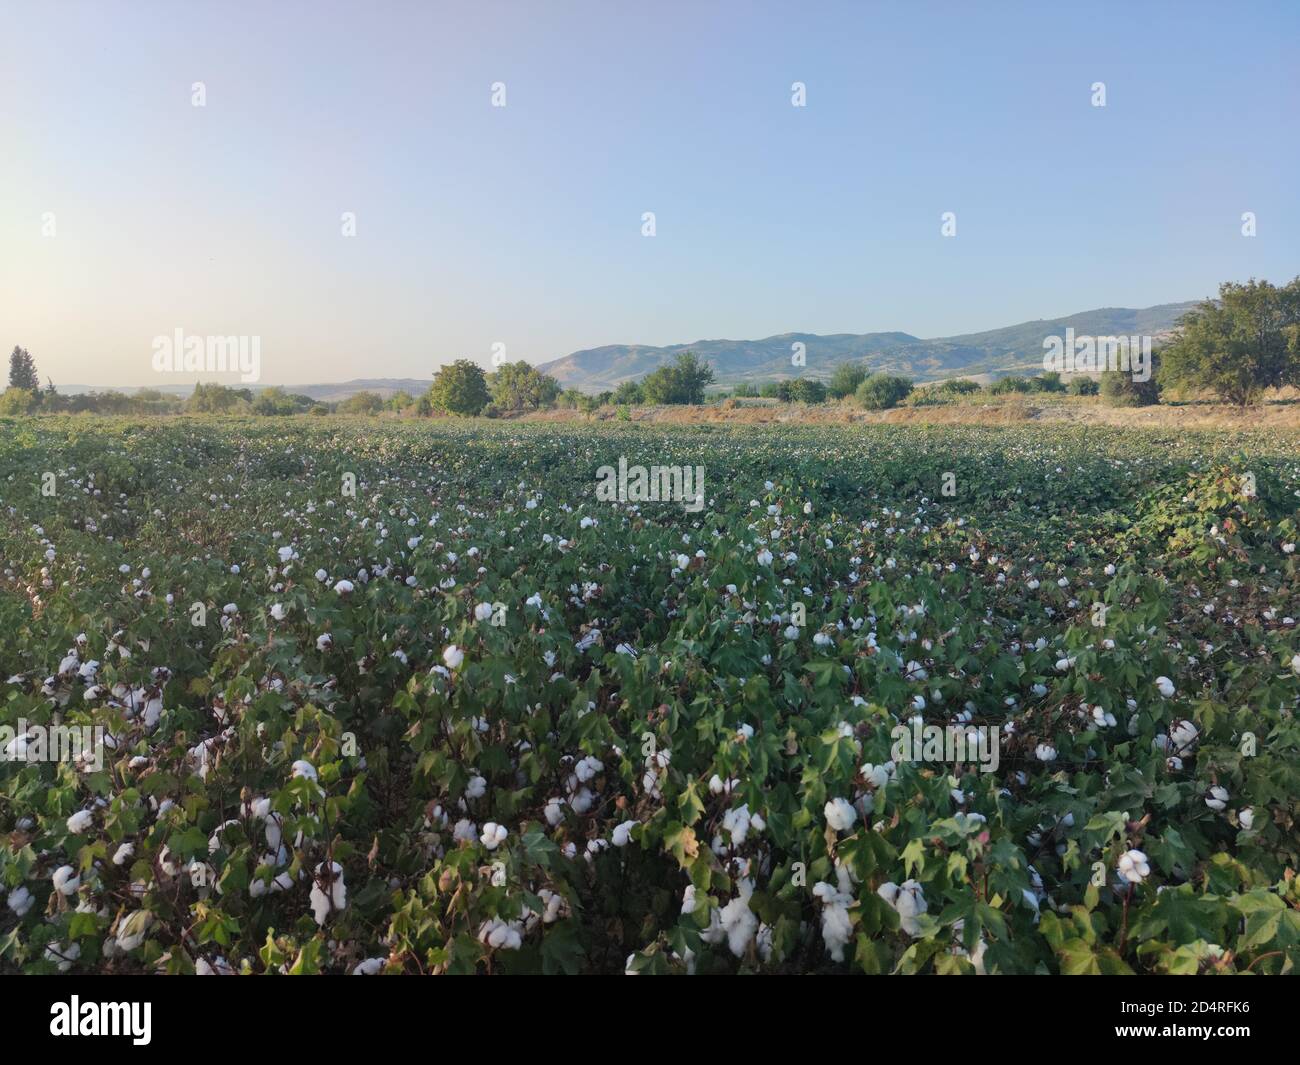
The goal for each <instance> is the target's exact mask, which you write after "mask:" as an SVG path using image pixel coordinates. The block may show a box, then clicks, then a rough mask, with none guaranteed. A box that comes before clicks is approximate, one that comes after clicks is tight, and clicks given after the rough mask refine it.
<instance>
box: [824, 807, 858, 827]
mask: <svg viewBox="0 0 1300 1065" xmlns="http://www.w3.org/2000/svg"><path fill="white" fill-rule="evenodd" d="M822 813H824V814H825V815H826V823H827V824H828V825H829V826H830V827H831V828H832V829H834V830H835V831H836V832H845V831H847V830H848V829H850V828H852V827H853V823H854V822H855V821H856V820H857V819H858V812H857V811H856V810H855V809H853V806H852V805H851V804H850V803H849V802H848V801H846V800H845V799H831V800H830V801H829V802H828V803H827V804H826V805H825V806H824V807H823V808H822Z"/></svg>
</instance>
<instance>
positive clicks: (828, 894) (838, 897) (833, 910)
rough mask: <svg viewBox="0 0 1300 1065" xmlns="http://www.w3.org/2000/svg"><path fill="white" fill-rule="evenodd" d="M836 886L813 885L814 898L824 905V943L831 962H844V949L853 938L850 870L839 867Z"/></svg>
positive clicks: (821, 883) (823, 883) (818, 883)
mask: <svg viewBox="0 0 1300 1065" xmlns="http://www.w3.org/2000/svg"><path fill="white" fill-rule="evenodd" d="M835 872H836V880H837V881H838V886H837V885H836V884H829V883H827V882H826V881H824V880H819V881H818V882H817V883H816V884H814V885H813V896H814V897H815V898H817V899H820V900H821V904H822V914H821V916H822V942H824V943H825V944H826V952H827V953H828V954H830V956H831V960H833V961H843V960H844V948H845V946H846V945H847V944H848V942H849V940H850V939H851V938H852V937H853V922H852V919H851V918H850V917H849V907H850V906H851V905H853V880H852V878H851V877H850V876H849V871H848V869H847V868H846V867H845V866H843V865H839V866H837V868H836V870H835Z"/></svg>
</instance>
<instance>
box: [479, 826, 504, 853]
mask: <svg viewBox="0 0 1300 1065" xmlns="http://www.w3.org/2000/svg"><path fill="white" fill-rule="evenodd" d="M509 834H510V833H509V832H508V831H507V829H506V826H505V825H498V824H497V823H496V822H495V821H489V822H487V824H485V825H484V826H483V832H482V834H481V835H480V836H479V842H480V843H482V844H483V846H485V847H486V848H487V849H488V850H490V851H494V850H496V849H497V848H498V847H499V846H501V844H502V843H504V842H505V839H506V836H508V835H509Z"/></svg>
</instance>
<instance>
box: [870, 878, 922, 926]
mask: <svg viewBox="0 0 1300 1065" xmlns="http://www.w3.org/2000/svg"><path fill="white" fill-rule="evenodd" d="M876 894H878V895H879V896H880V897H881V898H882V899H884V900H885V901H886V902H888V903H889V904H890V905H891V906H892V907H893V908H894V910H895V912H896V913H897V914H898V917H899V921H900V923H901V925H902V929H903V931H904V932H906V933H907V934H908V935H909V936H912V937H915V936H917V935H919V934H920V931H921V924H920V921H919V918H920V916H921V914H923V913H925V912H926V910H928V909H929V904H928V903H927V902H926V901H925V895H924V893H923V892H922V890H921V885H920V884H919V883H917V882H916V881H915V880H904V881H903V883H901V884H894V883H892V882H891V883H888V884H882V885H881V886H880V887H879V888H878V889H877V891H876Z"/></svg>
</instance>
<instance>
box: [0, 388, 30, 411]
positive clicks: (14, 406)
mask: <svg viewBox="0 0 1300 1065" xmlns="http://www.w3.org/2000/svg"><path fill="white" fill-rule="evenodd" d="M36 404H37V399H36V393H35V392H33V391H32V390H31V389H30V388H14V387H12V386H11V387H9V388H6V389H5V390H4V392H0V414H7V415H13V414H30V413H31V412H32V411H34V410H35V409H36Z"/></svg>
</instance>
